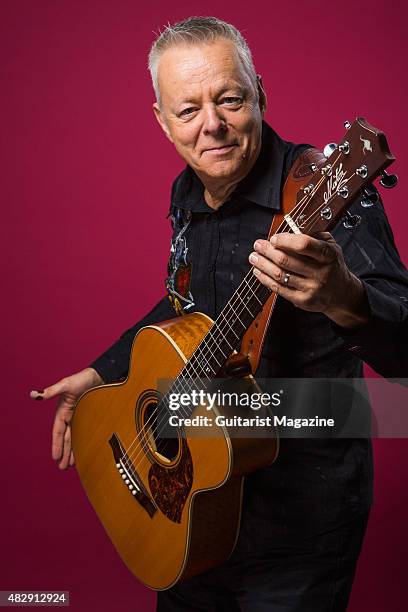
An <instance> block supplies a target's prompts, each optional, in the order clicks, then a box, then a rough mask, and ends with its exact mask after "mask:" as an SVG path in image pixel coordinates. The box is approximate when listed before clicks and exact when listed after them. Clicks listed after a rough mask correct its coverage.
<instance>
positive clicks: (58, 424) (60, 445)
mask: <svg viewBox="0 0 408 612" xmlns="http://www.w3.org/2000/svg"><path fill="white" fill-rule="evenodd" d="M67 427H68V424H67V420H66V418H65V411H64V410H63V409H61V408H58V409H57V412H56V414H55V419H54V425H53V428H52V449H51V454H52V458H53V459H55V461H58V460H59V459H61V457H62V455H63V449H64V435H65V431H66V429H67Z"/></svg>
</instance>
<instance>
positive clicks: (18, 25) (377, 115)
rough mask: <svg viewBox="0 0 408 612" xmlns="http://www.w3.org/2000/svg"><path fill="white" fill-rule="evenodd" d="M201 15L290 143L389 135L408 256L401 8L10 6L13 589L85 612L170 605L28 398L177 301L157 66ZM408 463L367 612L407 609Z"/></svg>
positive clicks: (367, 583) (8, 531) (5, 513)
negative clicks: (39, 592) (171, 285)
mask: <svg viewBox="0 0 408 612" xmlns="http://www.w3.org/2000/svg"><path fill="white" fill-rule="evenodd" d="M170 5H171V6H170ZM192 14H199V15H200V14H201V15H202V14H207V15H211V14H215V15H217V16H219V17H221V18H224V19H226V20H230V21H232V22H233V23H234V24H235V25H236V26H237V27H239V28H241V29H242V30H243V31H244V33H245V35H246V36H247V38H248V41H249V43H250V45H251V47H252V49H253V53H254V58H255V61H256V65H257V69H258V71H259V72H260V73H261V74H262V76H263V79H264V84H265V87H266V89H267V92H268V95H269V109H268V112H267V119H268V120H269V121H270V123H272V125H273V126H274V127H275V128H276V129H277V131H278V132H279V133H280V134H281V135H282V136H283V137H285V138H287V139H293V140H295V141H298V142H311V143H315V144H316V145H319V146H321V145H324V144H325V143H326V142H328V141H330V140H336V139H339V138H341V137H342V134H343V127H342V125H343V120H345V119H353V118H354V117H355V116H358V115H363V116H366V117H367V118H368V120H369V121H370V122H371V123H373V124H374V125H376V126H378V127H381V128H382V129H383V130H384V131H385V132H386V133H387V135H388V138H389V142H390V146H391V148H392V150H393V152H394V153H395V154H396V156H397V162H396V164H395V165H394V168H395V170H396V171H397V172H399V174H401V175H402V176H401V181H400V185H399V187H398V188H397V189H396V190H394V191H393V192H390V193H386V194H384V196H385V203H386V208H387V210H388V213H389V217H390V219H391V222H392V225H393V227H394V230H395V236H396V241H397V244H398V246H399V248H400V251H401V254H402V256H403V257H404V258H405V260H406V258H407V252H408V247H407V243H406V240H404V238H405V236H406V233H407V216H406V212H405V209H404V205H406V200H407V180H406V173H403V172H402V169H403V168H405V166H406V151H405V145H406V143H407V140H408V134H407V129H406V118H405V108H406V78H405V77H404V76H403V75H404V74H406V67H407V54H406V19H407V10H406V7H404V3H403V2H402V0H401V1H400V2H392V3H390V2H384V1H379V0H376V1H375V0H372V1H371V2H367V1H366V0H361V1H360V2H359V3H356V2H354V1H351V0H344V1H343V2H341V3H331V4H330V3H328V2H326V1H322V0H314V1H313V2H310V1H309V0H308V1H307V2H291V3H286V4H285V3H283V2H276V1H274V0H268V1H264V0H258V2H256V3H244V4H243V5H241V6H239V5H238V3H237V2H236V0H235V1H231V0H224V2H222V3H220V2H216V1H210V0H208V1H206V2H204V3H197V2H194V1H190V2H187V1H186V2H178V3H177V2H176V3H174V2H172V3H167V2H162V1H160V0H156V1H155V2H151V3H145V4H144V6H143V7H141V6H140V5H138V4H137V2H135V1H134V0H116V1H114V0H109V1H108V0H59V1H57V0H53V1H51V0H49V1H47V0H36V1H33V0H14V1H13V0H10V1H7V0H2V2H1V3H0V29H1V32H0V40H1V43H0V44H1V60H0V61H1V68H2V70H1V79H2V100H1V104H2V122H1V123H2V128H1V131H2V140H3V144H4V146H3V148H2V152H1V156H2V159H1V169H2V172H1V174H2V179H1V184H2V188H3V198H2V201H3V205H2V217H3V223H2V226H3V229H4V232H3V239H2V246H3V247H4V252H3V260H4V261H5V262H6V266H5V268H4V272H3V274H2V288H3V300H2V308H3V309H4V312H3V314H2V321H3V322H4V326H3V338H4V343H3V346H4V365H3V368H2V369H3V372H4V366H5V367H6V376H5V379H4V382H3V399H4V401H3V407H2V411H1V417H2V420H3V424H2V433H3V434H4V435H3V440H2V443H1V446H0V448H1V453H2V471H1V485H2V487H1V490H2V491H3V498H2V503H1V513H2V517H1V518H2V533H1V550H2V555H1V573H0V581H1V582H0V589H3V590H4V589H48V590H51V589H65V590H70V591H71V601H72V604H71V608H72V609H73V610H75V611H81V612H82V611H86V610H90V609H93V608H95V609H98V610H99V612H105V611H113V610H121V611H122V612H131V611H132V612H138V611H143V612H144V611H146V612H148V611H149V610H153V608H154V594H153V593H152V592H150V591H148V590H147V589H145V588H144V587H142V586H140V585H139V584H138V583H137V582H136V580H135V579H134V578H133V576H132V575H131V574H130V573H129V572H128V570H127V569H126V568H125V567H124V566H123V565H122V563H121V561H120V560H119V558H118V557H117V555H116V553H115V552H114V550H113V547H112V546H111V544H110V542H109V541H108V539H107V538H106V537H105V535H104V531H103V528H102V527H101V526H100V524H99V522H98V520H97V519H96V516H95V515H94V513H93V510H92V509H91V507H90V506H89V504H88V502H87V500H86V497H85V494H84V493H83V491H82V488H81V486H80V484H79V481H78V478H77V475H76V473H75V471H73V470H71V471H70V472H69V473H60V472H59V471H58V469H57V468H56V466H55V465H54V464H53V463H52V461H51V459H50V456H49V447H50V429H51V424H52V420H53V412H54V406H53V405H52V404H40V403H34V402H30V401H29V400H28V391H29V389H30V388H33V387H34V388H36V387H37V388H41V387H43V386H46V385H49V384H51V383H52V382H54V381H56V380H57V379H58V378H60V377H62V376H63V375H65V374H68V373H70V372H72V371H75V370H76V369H79V368H81V367H83V366H85V365H87V364H88V362H89V361H90V360H92V359H93V358H94V357H95V356H96V355H98V354H99V353H100V352H101V351H102V350H103V349H104V348H106V347H107V346H108V345H109V344H110V343H111V342H112V341H113V340H114V339H115V338H116V337H117V336H118V335H119V334H120V333H121V332H122V331H123V330H124V329H126V328H127V327H129V326H130V325H131V324H133V323H134V322H135V321H136V320H138V319H139V318H140V317H141V316H142V315H143V314H144V313H145V312H146V311H147V309H148V308H149V307H150V306H151V305H152V304H153V303H154V302H155V301H156V300H157V299H158V298H159V297H160V296H161V295H162V294H163V279H164V277H165V265H166V258H167V253H168V246H169V227H168V222H167V221H166V219H165V216H166V213H167V210H168V201H169V187H170V184H171V180H172V178H173V177H174V176H175V174H176V173H177V172H179V171H180V169H181V167H182V163H181V161H180V160H179V159H178V158H177V156H176V154H175V152H174V151H173V150H172V147H171V145H170V144H169V143H168V142H167V141H166V140H165V138H164V136H163V135H162V133H161V132H160V129H159V127H158V126H157V125H156V123H155V120H154V117H153V114H152V112H151V104H152V102H153V96H152V91H151V87H150V83H149V77H148V73H147V70H146V53H147V51H148V47H149V44H150V43H151V40H152V37H153V31H157V30H158V28H159V27H160V26H162V25H163V24H165V23H166V22H168V21H174V20H177V19H180V18H184V17H187V16H189V15H192ZM407 451H408V444H407V443H406V441H405V440H400V441H397V440H389V441H385V440H383V441H380V442H376V443H375V455H376V504H375V507H374V511H373V514H372V518H371V521H370V525H369V531H368V535H367V539H366V543H365V547H364V552H363V554H362V557H361V562H360V565H359V569H358V575H357V579H356V584H355V589H354V593H353V597H352V603H351V606H350V610H351V611H352V612H361V611H362V610H370V611H372V612H377V611H378V612H380V611H383V610H386V609H387V610H392V611H393V612H399V611H402V610H405V609H406V605H405V592H404V590H405V582H406V569H405V568H406V561H405V557H406V553H405V551H406V548H407V544H408V542H407V528H406V521H405V517H406V506H407V491H408V486H407V484H408V482H407V475H406V468H405V465H406V464H407V460H408V452H407Z"/></svg>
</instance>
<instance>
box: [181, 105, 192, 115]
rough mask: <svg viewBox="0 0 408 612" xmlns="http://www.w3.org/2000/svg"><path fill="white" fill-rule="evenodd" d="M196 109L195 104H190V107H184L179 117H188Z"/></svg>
mask: <svg viewBox="0 0 408 612" xmlns="http://www.w3.org/2000/svg"><path fill="white" fill-rule="evenodd" d="M195 111H196V109H195V108H194V107H193V106H190V107H189V108H184V109H183V110H182V111H181V113H180V114H179V117H188V116H189V115H192V114H193V113H194V112H195Z"/></svg>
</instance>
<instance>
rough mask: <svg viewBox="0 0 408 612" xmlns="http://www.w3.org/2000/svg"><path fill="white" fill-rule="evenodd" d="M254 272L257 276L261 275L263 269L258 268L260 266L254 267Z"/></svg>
mask: <svg viewBox="0 0 408 612" xmlns="http://www.w3.org/2000/svg"><path fill="white" fill-rule="evenodd" d="M253 273H254V274H255V276H259V275H260V273H261V271H260V270H258V268H254V269H253Z"/></svg>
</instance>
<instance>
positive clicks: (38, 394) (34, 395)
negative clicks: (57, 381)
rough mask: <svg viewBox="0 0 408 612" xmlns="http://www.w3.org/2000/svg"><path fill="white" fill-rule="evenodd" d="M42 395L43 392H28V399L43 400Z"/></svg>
mask: <svg viewBox="0 0 408 612" xmlns="http://www.w3.org/2000/svg"><path fill="white" fill-rule="evenodd" d="M44 393H45V392H44V391H37V390H34V391H30V397H31V398H32V399H44V398H43V397H42V396H43V395H44Z"/></svg>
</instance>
